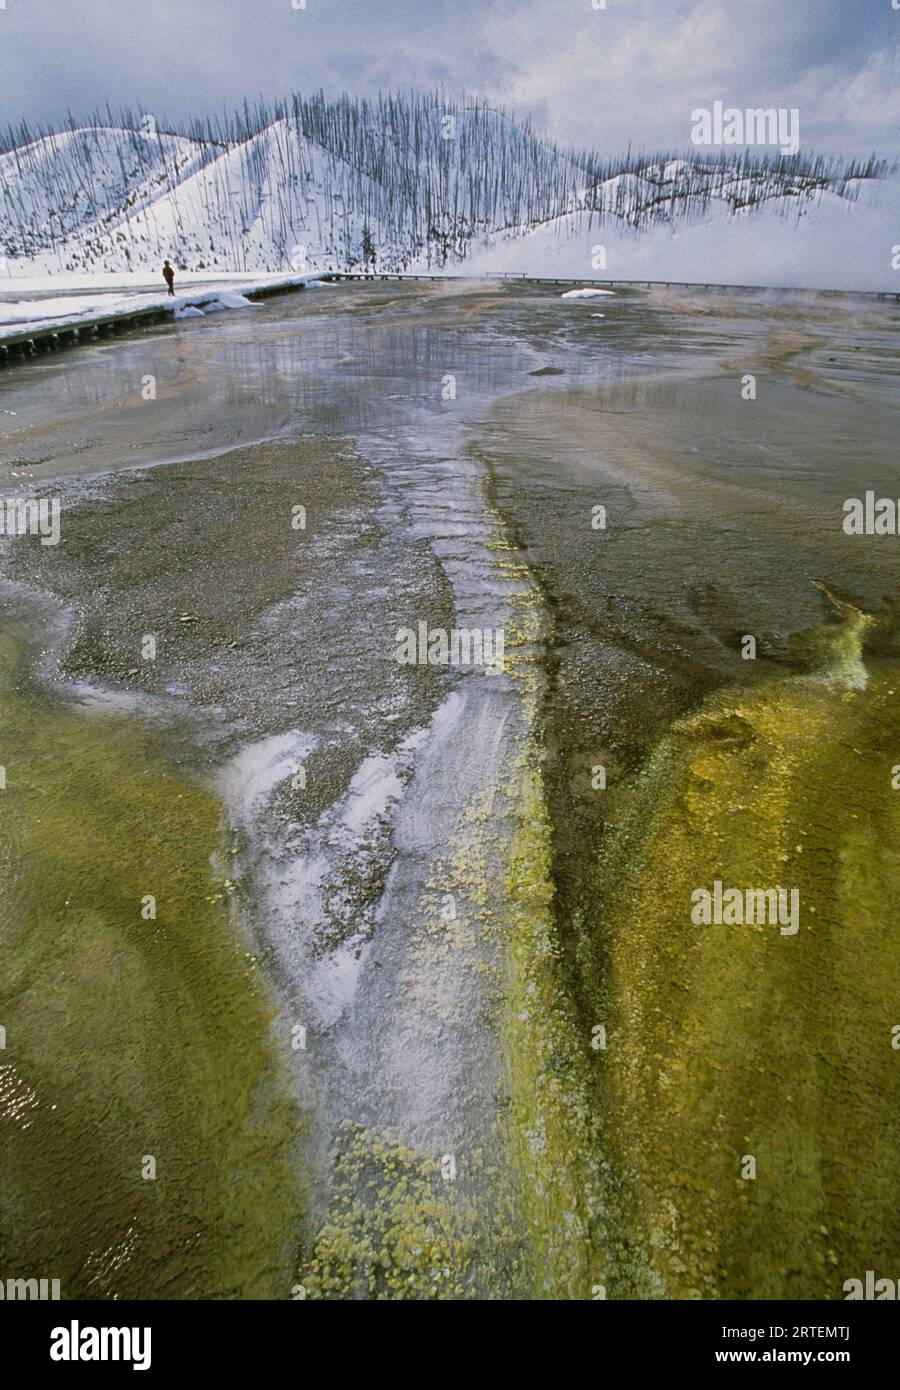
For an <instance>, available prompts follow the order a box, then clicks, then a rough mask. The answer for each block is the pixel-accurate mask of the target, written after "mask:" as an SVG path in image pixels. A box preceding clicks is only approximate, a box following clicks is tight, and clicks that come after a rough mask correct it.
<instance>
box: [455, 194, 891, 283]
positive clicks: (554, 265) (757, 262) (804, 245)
mask: <svg viewBox="0 0 900 1390" xmlns="http://www.w3.org/2000/svg"><path fill="white" fill-rule="evenodd" d="M866 182H867V183H868V185H869V186H867V187H863V188H862V189H861V190H860V191H859V194H858V197H857V198H856V199H855V200H854V201H848V200H847V199H846V198H842V197H839V196H838V195H837V194H835V193H832V192H830V191H829V190H827V189H826V190H823V191H821V192H819V193H817V194H816V196H815V197H813V198H811V199H805V198H804V199H796V200H793V203H792V204H788V205H787V206H785V202H784V200H780V201H779V202H778V203H774V202H773V203H771V204H768V205H767V204H764V205H762V206H761V207H757V208H754V209H749V208H745V209H741V210H738V211H736V212H732V211H731V210H730V209H729V208H728V207H723V206H722V204H721V201H719V202H718V205H717V204H716V202H715V201H713V202H712V203H711V205H710V208H709V210H708V211H707V212H706V214H705V215H704V216H703V217H701V218H696V219H688V218H678V217H675V218H672V219H671V220H666V221H661V222H656V223H654V224H653V225H651V226H649V227H645V228H642V229H640V230H638V229H635V228H634V227H633V226H631V225H630V224H629V223H628V221H627V220H625V219H622V218H619V219H615V218H614V219H608V220H604V221H601V220H600V219H599V218H598V217H597V216H596V215H591V214H589V213H586V212H583V213H574V214H570V215H568V216H566V217H561V218H556V219H554V220H553V221H552V222H549V223H547V224H546V225H544V226H542V227H539V228H537V229H536V230H530V231H525V230H523V231H522V232H521V233H520V234H518V235H514V236H510V235H502V236H494V237H491V238H489V239H488V240H487V241H486V242H485V243H484V244H483V245H482V246H480V247H477V248H474V249H473V251H472V254H471V256H470V257H469V260H468V263H467V264H468V268H469V269H471V270H472V271H473V272H474V273H482V272H487V271H493V272H496V271H509V272H516V271H522V270H527V272H528V273H529V274H531V275H539V276H550V277H561V278H573V279H585V280H592V279H594V280H597V279H599V280H604V279H610V280H672V281H698V280H699V281H703V282H709V283H715V284H724V285H771V286H783V287H785V288H808V289H846V290H870V291H872V290H877V291H885V292H894V293H896V292H898V290H900V274H898V272H897V271H896V270H894V269H893V268H892V264H891V261H892V247H893V245H894V243H895V242H896V241H897V239H898V238H897V235H896V233H897V229H898V228H900V180H898V179H897V178H896V177H894V178H891V179H884V180H877V181H875V180H869V181H866ZM600 248H602V251H601V250H600ZM598 261H601V262H602V266H600V267H598ZM603 267H605V268H603Z"/></svg>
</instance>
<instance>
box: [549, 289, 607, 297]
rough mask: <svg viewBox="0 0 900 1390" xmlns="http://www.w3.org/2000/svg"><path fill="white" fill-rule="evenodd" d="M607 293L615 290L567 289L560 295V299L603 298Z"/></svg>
mask: <svg viewBox="0 0 900 1390" xmlns="http://www.w3.org/2000/svg"><path fill="white" fill-rule="evenodd" d="M607 294H613V291H612V290H593V289H583V290H566V292H565V294H561V295H560V296H559V297H560V299H602V298H603V296H604V295H607Z"/></svg>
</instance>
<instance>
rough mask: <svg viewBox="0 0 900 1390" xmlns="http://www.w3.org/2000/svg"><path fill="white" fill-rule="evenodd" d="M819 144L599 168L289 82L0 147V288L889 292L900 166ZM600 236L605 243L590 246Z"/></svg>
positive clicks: (401, 105) (494, 125) (470, 115)
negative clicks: (547, 279)
mask: <svg viewBox="0 0 900 1390" xmlns="http://www.w3.org/2000/svg"><path fill="white" fill-rule="evenodd" d="M852 172H853V173H854V176H853V177H851V178H848V177H846V175H845V173H844V174H842V172H841V171H840V170H839V169H837V168H832V167H831V166H829V165H828V164H827V162H826V161H813V162H811V163H809V164H807V165H805V166H802V167H801V166H800V165H798V166H797V167H796V169H794V168H793V166H792V167H791V168H785V167H779V166H778V165H777V164H773V163H771V162H769V161H766V160H765V159H761V160H757V161H752V160H749V159H748V158H747V157H746V156H741V155H736V156H735V157H734V159H732V160H724V159H722V158H721V156H716V155H710V156H708V157H707V158H705V159H704V158H701V157H699V156H697V155H693V156H691V157H688V158H678V157H672V158H658V159H653V160H650V159H648V160H647V161H646V163H643V162H641V161H633V160H631V161H620V162H618V163H616V162H615V161H612V162H607V163H606V164H603V165H601V164H599V163H598V162H597V161H596V159H594V158H593V157H591V156H588V155H585V156H580V157H576V156H574V155H573V154H571V153H567V152H563V151H560V150H559V149H558V148H557V147H556V146H554V145H551V144H549V143H548V142H546V141H543V140H541V139H540V138H539V137H538V136H536V135H535V134H534V133H533V132H532V131H531V130H530V129H529V128H528V127H527V126H521V125H519V124H518V123H516V122H515V121H513V120H512V119H511V118H510V117H509V116H507V115H505V114H504V113H502V112H497V111H494V110H492V109H491V108H488V107H486V106H483V105H480V104H479V103H477V102H476V103H469V104H464V103H460V104H453V103H446V102H445V101H444V100H443V99H442V98H438V97H437V96H433V95H432V96H425V97H404V98H396V97H386V98H379V100H378V101H377V102H375V103H370V102H355V101H353V100H351V99H350V98H342V99H340V100H339V101H337V102H327V101H326V100H325V99H324V98H323V97H321V96H319V97H315V98H311V99H310V100H309V101H305V100H304V99H301V98H299V97H295V98H294V99H293V105H292V106H291V107H290V108H289V107H287V106H282V107H280V108H279V109H278V111H277V113H276V114H275V115H274V116H272V115H270V114H269V113H265V112H262V111H261V110H258V111H257V112H254V113H246V114H245V116H244V118H243V121H242V123H241V122H238V123H237V124H235V123H232V124H229V125H227V126H226V127H224V128H222V129H218V130H215V131H211V130H209V129H208V128H204V129H203V130H201V128H200V126H199V125H197V126H195V127H192V128H191V134H189V135H188V134H151V133H146V132H144V131H141V130H135V129H132V128H130V127H128V126H127V125H126V124H124V123H121V124H117V125H112V124H111V125H107V126H100V125H94V126H85V127H82V128H80V129H72V130H66V131H64V132H61V133H58V134H49V135H43V136H40V137H38V138H31V139H24V140H22V143H21V144H20V145H19V146H18V147H16V148H13V149H10V150H8V151H7V152H5V153H0V287H2V285H3V277H4V275H5V276H6V277H7V280H8V281H10V282H12V281H13V280H15V279H16V278H19V277H27V276H32V277H33V276H43V277H47V276H59V277H61V278H71V277H72V276H77V275H84V274H106V275H109V274H121V273H123V272H132V273H136V272H141V271H147V270H148V269H151V268H152V269H153V270H154V271H158V267H159V265H160V263H161V261H162V260H163V259H165V258H166V257H168V258H170V259H171V260H172V261H173V263H174V264H175V265H176V267H177V268H178V269H179V271H182V272H184V271H193V272H209V273H213V274H216V275H221V274H227V273H232V272H244V273H246V272H256V271H266V272H280V273H282V274H285V273H291V272H293V273H305V272H307V271H313V270H328V269H335V270H348V269H350V270H352V269H356V270H360V269H363V267H364V265H365V264H366V262H367V261H368V263H369V264H371V263H372V257H373V256H374V258H375V264H376V266H377V268H378V269H381V270H394V271H396V270H415V269H424V268H428V269H430V270H440V269H446V270H448V271H456V272H459V271H461V270H472V271H473V272H481V271H487V270H510V271H518V272H525V273H528V274H532V275H551V276H560V277H561V276H572V277H578V278H581V277H584V278H585V279H602V278H611V279H627V278H635V279H670V280H697V279H704V280H706V279H708V280H717V281H724V282H729V283H742V284H785V285H795V284H796V285H810V286H813V287H835V288H841V287H846V288H859V289H862V288H867V289H892V288H894V287H895V285H894V281H895V278H896V272H894V271H893V270H892V269H891V265H890V260H891V246H892V245H893V243H894V242H895V241H896V239H897V238H896V227H897V226H898V225H900V224H898V221H897V212H898V205H897V184H896V181H890V180H887V179H884V178H872V177H864V178H860V177H857V176H856V171H852ZM597 248H602V251H600V252H599V253H598V250H597Z"/></svg>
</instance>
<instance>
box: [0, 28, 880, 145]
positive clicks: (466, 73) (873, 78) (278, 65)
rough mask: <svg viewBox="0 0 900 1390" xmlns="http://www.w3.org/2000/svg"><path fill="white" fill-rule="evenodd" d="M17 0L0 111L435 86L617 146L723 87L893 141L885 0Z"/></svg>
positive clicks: (823, 129)
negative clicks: (600, 1) (295, 1)
mask: <svg viewBox="0 0 900 1390" xmlns="http://www.w3.org/2000/svg"><path fill="white" fill-rule="evenodd" d="M306 5H307V8H306V9H305V10H301V9H296V10H295V9H293V8H292V0H188V3H185V2H184V0H6V8H5V9H3V10H0V79H2V80H0V122H3V123H6V122H17V121H19V120H21V119H23V118H24V119H27V120H29V121H32V122H34V121H44V122H51V121H58V120H60V119H61V118H63V117H64V115H65V113H66V110H67V109H71V110H72V111H73V112H75V113H76V114H79V115H80V114H85V113H88V112H90V111H91V110H93V109H94V108H97V107H103V106H105V105H106V103H107V102H109V103H110V104H111V105H112V106H113V107H117V106H120V105H128V106H131V107H133V108H139V109H140V110H141V111H152V112H154V113H156V114H159V115H160V116H169V117H171V118H173V119H179V118H181V117H184V116H187V115H190V114H203V113H207V112H214V111H218V110H221V109H222V107H223V106H224V107H232V106H235V105H237V104H239V103H240V102H242V101H243V99H244V98H245V97H246V98H248V99H249V100H251V101H252V100H253V99H255V98H256V97H257V96H260V95H262V96H265V97H267V98H273V97H276V96H280V95H283V94H285V93H287V92H289V91H291V90H294V89H299V90H306V91H310V90H313V89H315V88H318V87H320V86H321V87H324V88H325V90H326V92H328V93H329V94H336V93H337V92H339V91H341V90H343V89H345V88H346V89H347V90H350V91H352V92H354V93H357V94H360V95H374V94H375V93H376V92H377V91H378V90H379V89H382V90H386V89H390V88H397V87H411V86H415V87H432V86H435V85H440V84H443V85H444V86H445V87H446V88H447V89H448V90H449V91H451V92H453V93H456V94H462V93H467V92H468V93H475V94H477V95H479V96H483V97H487V98H489V99H491V100H495V101H498V102H503V103H505V104H506V105H508V106H510V107H511V108H512V109H514V110H515V111H517V112H519V113H521V114H528V115H531V116H532V117H533V118H534V120H535V124H536V125H538V126H539V128H541V129H543V130H546V132H547V133H548V134H550V135H551V136H553V137H554V138H555V139H558V140H559V141H561V142H562V143H564V144H568V143H570V142H571V143H574V144H576V145H591V146H596V147H598V148H600V149H601V150H604V151H606V152H608V153H614V152H617V151H619V150H621V149H623V148H624V147H625V145H627V144H628V143H629V142H631V143H632V144H633V145H635V146H642V147H645V148H646V147H653V146H676V147H682V146H686V145H687V143H688V140H689V135H690V113H691V111H692V110H693V109H694V108H695V107H697V106H704V105H709V104H711V103H712V101H714V100H716V99H721V100H723V101H725V102H727V103H729V104H733V105H737V106H769V105H775V106H798V107H799V108H800V111H801V133H802V143H803V145H804V146H807V147H814V148H820V149H823V150H826V151H850V152H856V151H865V150H868V149H870V148H872V147H875V148H877V149H878V150H879V151H880V152H882V153H886V154H891V153H892V152H893V150H894V148H895V145H896V131H897V125H898V120H900V108H898V99H897V89H898V88H897V71H896V53H897V41H898V36H900V11H894V10H893V9H892V7H891V4H890V0H790V3H785V0H607V8H606V9H605V10H602V9H601V10H594V9H593V8H592V4H591V0H306Z"/></svg>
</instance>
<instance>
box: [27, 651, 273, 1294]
mask: <svg viewBox="0 0 900 1390" xmlns="http://www.w3.org/2000/svg"><path fill="white" fill-rule="evenodd" d="M19 662H20V653H19V651H18V650H17V646H16V643H15V641H14V640H13V638H12V636H11V635H10V634H9V631H8V629H7V631H6V633H5V634H4V635H3V636H2V638H0V748H2V754H0V763H2V764H3V766H4V768H5V781H6V785H5V789H3V790H0V863H2V873H3V885H4V888H3V894H2V899H0V956H2V973H0V1023H2V1026H3V1028H4V1029H5V1046H4V1048H3V1050H2V1051H0V1168H2V1172H3V1175H4V1177H3V1185H2V1189H0V1267H2V1268H3V1270H4V1273H5V1274H6V1275H10V1276H12V1275H16V1276H19V1277H26V1276H29V1277H39V1276H46V1277H49V1278H58V1279H59V1280H60V1283H61V1293H62V1297H63V1298H73V1297H99V1298H112V1297H115V1298H190V1297H194V1298H196V1297H203V1298H225V1297H245V1298H253V1297H283V1298H290V1297H291V1276H292V1271H293V1268H294V1262H295V1259H296V1247H297V1235H296V1230H297V1220H298V1212H297V1197H296V1195H295V1194H296V1181H295V1180H294V1179H293V1177H292V1174H291V1171H290V1167H289V1164H290V1159H291V1147H292V1142H293V1138H294V1136H295V1134H296V1120H295V1116H294V1113H293V1110H292V1107H291V1105H290V1103H289V1102H288V1101H287V1099H286V1095H287V1091H286V1088H284V1087H283V1086H282V1081H281V1077H280V1073H279V1066H278V1062H277V1060H276V1054H275V1052H274V1050H273V1047H272V1044H271V1041H270V1030H271V1023H272V1007H271V1004H270V1001H269V999H268V998H267V995H266V991H265V989H264V988H263V986H262V983H261V981H260V980H259V979H258V978H257V975H256V972H255V968H254V962H253V959H252V956H251V954H250V952H249V949H248V946H247V943H246V942H245V941H244V940H242V939H241V933H240V929H239V925H236V923H235V921H234V919H233V915H232V912H231V911H230V903H229V896H228V892H227V888H226V884H225V882H224V881H223V876H222V875H221V874H217V873H216V872H215V871H214V868H213V863H214V862H215V859H216V856H217V855H218V854H219V852H220V850H221V844H222V824H221V812H220V808H219V806H218V804H217V803H216V802H215V800H214V799H212V798H211V797H210V796H209V795H207V794H206V793H205V792H204V791H202V790H200V789H198V788H197V787H196V786H195V785H193V784H191V783H190V782H189V781H187V780H185V779H184V778H183V777H182V776H180V775H179V774H178V772H177V771H175V770H174V769H172V768H170V767H167V766H165V765H163V764H162V763H161V762H160V761H159V755H158V754H157V753H151V751H150V748H151V741H150V739H149V738H148V737H144V736H142V733H141V726H140V721H139V720H135V719H134V718H133V717H132V716H129V717H128V718H127V719H126V718H125V717H124V716H118V715H116V714H96V713H87V712H85V711H84V710H81V709H78V708H77V707H72V706H70V705H66V704H62V703H60V702H57V701H55V700H54V699H52V698H48V697H46V696H38V695H36V694H35V692H34V691H33V690H30V691H29V692H28V697H27V698H25V696H24V695H23V694H22V693H20V691H19V690H18V689H17V684H18V682H19V681H20V680H21V679H22V678H23V672H22V668H21V667H20V665H19ZM151 897H152V898H155V900H156V903H155V908H154V905H153V904H152V903H150V902H149V901H148V900H149V898H151ZM154 912H155V916H153V913H154Z"/></svg>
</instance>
